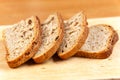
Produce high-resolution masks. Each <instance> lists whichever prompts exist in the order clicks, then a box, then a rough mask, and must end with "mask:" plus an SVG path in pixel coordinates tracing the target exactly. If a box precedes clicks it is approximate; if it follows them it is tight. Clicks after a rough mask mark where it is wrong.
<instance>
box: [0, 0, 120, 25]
mask: <svg viewBox="0 0 120 80" xmlns="http://www.w3.org/2000/svg"><path fill="white" fill-rule="evenodd" d="M81 10H83V11H85V14H86V15H87V17H88V18H98V17H113V16H120V0H0V24H2V25H3V24H13V23H16V22H17V21H19V20H21V19H23V18H26V17H29V16H31V15H37V16H39V17H40V19H41V21H43V20H44V19H45V18H46V17H47V16H48V15H49V14H51V13H53V12H60V13H61V14H62V15H63V16H64V18H65V19H66V18H69V17H71V16H72V15H73V14H75V13H77V12H79V11H81Z"/></svg>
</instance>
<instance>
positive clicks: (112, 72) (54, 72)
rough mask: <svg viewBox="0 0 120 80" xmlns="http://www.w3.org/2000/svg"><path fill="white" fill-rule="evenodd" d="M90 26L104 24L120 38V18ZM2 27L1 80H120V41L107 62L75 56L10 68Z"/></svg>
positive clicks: (1, 28)
mask: <svg viewBox="0 0 120 80" xmlns="http://www.w3.org/2000/svg"><path fill="white" fill-rule="evenodd" d="M88 23H89V25H93V24H99V23H105V24H109V25H111V26H113V27H114V29H115V30H116V31H117V32H118V34H119V37H120V17H112V18H99V19H98V18H96V19H89V20H88ZM5 28H6V27H0V80H18V79H19V80H28V79H29V80H81V79H82V80H84V79H116V78H119V79H120V40H119V41H118V42H117V43H116V45H115V47H114V49H113V53H112V55H111V56H110V57H109V58H107V59H87V58H80V57H72V58H70V59H68V60H63V61H62V60H60V59H59V58H57V57H56V56H54V57H53V58H52V59H50V60H48V61H47V62H46V63H43V64H35V63H33V62H32V60H30V61H29V62H27V63H25V64H24V65H22V66H20V67H18V68H15V69H11V68H9V67H8V65H7V63H6V61H5V53H6V52H5V48H4V45H3V42H2V38H1V36H2V33H1V32H2V30H3V29H5Z"/></svg>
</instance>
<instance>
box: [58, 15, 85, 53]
mask: <svg viewBox="0 0 120 80" xmlns="http://www.w3.org/2000/svg"><path fill="white" fill-rule="evenodd" d="M82 21H83V20H82V17H81V13H78V14H76V15H75V16H73V17H72V18H70V19H69V20H66V21H64V24H65V27H64V28H65V31H64V38H63V42H62V44H61V46H60V48H59V53H63V52H66V51H69V50H70V49H71V48H72V47H73V46H74V45H75V43H76V42H77V40H78V38H79V36H80V33H81V30H82V27H81V23H82Z"/></svg>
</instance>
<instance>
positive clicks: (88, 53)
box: [76, 24, 118, 59]
mask: <svg viewBox="0 0 120 80" xmlns="http://www.w3.org/2000/svg"><path fill="white" fill-rule="evenodd" d="M117 41H118V34H117V32H116V31H115V30H114V29H113V28H112V27H111V26H109V25H105V24H98V25H93V26H91V27H89V34H88V38H87V39H86V42H85V44H84V45H83V46H82V47H81V48H80V49H79V51H78V52H77V54H76V56H82V57H88V58H101V59H102V58H107V57H109V56H110V54H111V53H112V49H113V46H114V44H115V43H116V42H117Z"/></svg>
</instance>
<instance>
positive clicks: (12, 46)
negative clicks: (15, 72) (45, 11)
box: [3, 16, 41, 68]
mask: <svg viewBox="0 0 120 80" xmlns="http://www.w3.org/2000/svg"><path fill="white" fill-rule="evenodd" d="M3 38H4V42H5V47H6V51H7V54H6V60H7V63H8V65H9V66H10V67H11V68H14V67H18V66H20V65H21V64H23V63H24V62H26V61H27V60H29V59H30V58H31V57H33V56H34V54H35V53H36V52H37V51H38V49H39V47H40V44H41V28H40V21H39V19H38V18H37V17H36V16H32V17H30V18H27V19H26V20H22V21H20V22H18V23H16V24H14V25H12V26H11V27H10V28H7V29H5V30H4V31H3Z"/></svg>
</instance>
